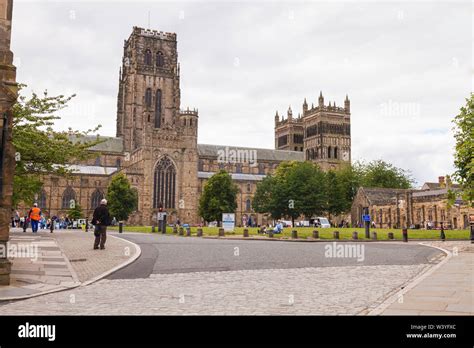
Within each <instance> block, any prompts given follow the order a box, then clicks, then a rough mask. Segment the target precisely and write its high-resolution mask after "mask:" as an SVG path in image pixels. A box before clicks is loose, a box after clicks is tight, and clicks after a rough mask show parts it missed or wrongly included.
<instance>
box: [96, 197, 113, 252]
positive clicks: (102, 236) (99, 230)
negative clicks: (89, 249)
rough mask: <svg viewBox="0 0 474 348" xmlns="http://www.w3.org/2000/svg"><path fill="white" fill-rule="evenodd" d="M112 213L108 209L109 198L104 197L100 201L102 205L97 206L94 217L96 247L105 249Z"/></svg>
mask: <svg viewBox="0 0 474 348" xmlns="http://www.w3.org/2000/svg"><path fill="white" fill-rule="evenodd" d="M110 222H111V221H110V214H109V209H107V200H106V199H105V198H104V199H102V200H101V201H100V206H98V207H97V208H95V210H94V215H93V217H92V224H93V225H94V226H95V228H94V236H95V240H94V249H99V245H100V249H102V250H103V249H105V241H106V240H107V226H109V225H110Z"/></svg>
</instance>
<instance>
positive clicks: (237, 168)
mask: <svg viewBox="0 0 474 348" xmlns="http://www.w3.org/2000/svg"><path fill="white" fill-rule="evenodd" d="M181 105H182V103H181V92H180V67H179V63H178V52H177V41H176V34H174V33H166V32H162V31H156V30H148V29H142V28H138V27H134V28H133V31H132V33H131V35H130V37H129V38H128V39H127V40H125V42H124V47H123V59H122V66H121V68H120V72H119V89H118V96H117V119H116V125H117V130H116V137H101V139H102V140H104V141H103V142H102V143H100V144H98V145H96V146H94V147H93V148H91V149H90V150H91V151H92V152H94V153H97V156H96V157H95V158H92V159H90V160H88V161H85V162H82V163H76V164H74V165H73V166H72V167H73V169H74V170H75V174H74V175H72V176H71V177H69V178H63V177H52V176H45V177H44V187H43V191H42V192H41V194H40V195H39V196H38V203H39V205H40V206H41V207H42V208H43V210H44V211H45V212H46V214H48V215H58V216H61V215H66V214H67V211H68V208H69V202H70V201H71V200H74V201H75V202H78V203H80V205H81V207H82V209H83V211H84V213H85V215H86V216H91V214H92V211H93V209H94V208H95V207H96V206H97V203H98V202H99V201H100V199H101V198H102V197H103V196H104V195H106V190H107V186H108V183H109V182H110V179H111V177H112V175H113V174H115V173H118V172H122V173H124V174H125V175H126V176H127V177H128V178H129V180H130V182H131V185H132V186H133V187H134V188H136V189H137V190H138V192H139V200H138V209H137V211H136V212H135V213H133V214H132V216H131V217H130V219H129V223H130V224H143V225H149V224H151V223H152V221H155V219H156V212H157V210H158V207H159V205H160V204H162V205H163V207H164V210H165V211H166V212H167V213H168V215H169V218H168V221H171V222H174V221H176V220H177V219H180V221H181V222H188V223H191V224H198V223H201V222H202V221H201V218H200V217H199V216H198V201H199V196H200V193H201V192H202V190H203V187H204V185H205V182H206V181H207V180H208V179H209V178H210V177H211V176H212V175H213V174H214V173H216V172H218V171H219V169H225V170H226V171H228V172H229V173H231V175H232V178H233V179H234V181H235V182H236V184H237V185H238V187H239V189H240V192H239V195H238V199H237V202H238V208H237V211H236V223H237V225H243V224H246V223H249V222H250V223H252V224H262V223H265V222H266V218H265V217H264V216H262V215H260V214H256V213H255V212H254V211H253V210H252V198H253V195H254V193H255V190H256V184H257V183H258V182H259V181H260V180H262V179H263V177H264V176H265V175H267V174H269V173H272V171H273V170H274V169H275V168H276V167H277V166H278V164H279V163H281V162H282V161H304V160H305V159H308V160H314V161H315V162H317V163H319V164H321V166H322V167H323V168H324V169H327V168H332V167H333V166H336V165H338V164H339V163H342V161H344V160H345V161H350V110H349V100H348V99H347V98H346V102H345V107H344V108H338V107H336V106H335V104H334V105H331V103H330V105H329V106H325V105H324V100H323V99H322V96H320V100H319V105H318V107H316V108H315V107H312V108H311V109H308V106H307V105H306V103H305V105H306V106H305V105H303V117H301V118H298V120H299V121H297V125H298V126H301V127H300V128H301V129H300V128H298V136H297V137H296V138H295V139H296V141H297V142H298V145H297V147H293V144H291V146H277V147H276V149H275V150H271V149H255V148H246V147H231V146H225V145H206V144H198V141H197V134H198V126H199V114H198V110H197V109H189V108H186V109H182V108H181ZM295 122H296V121H295ZM290 124H291V125H292V124H293V123H292V121H290V116H289V118H288V119H287V120H282V121H279V120H278V121H277V122H276V124H275V138H276V139H277V145H278V139H279V138H281V137H282V136H283V135H284V134H289V132H290V128H289V125H290ZM300 135H301V136H302V137H301V139H300ZM86 140H91V139H87V138H82V139H79V140H77V139H76V140H75V141H86ZM318 151H319V152H318ZM316 152H318V154H316ZM305 154H306V156H305Z"/></svg>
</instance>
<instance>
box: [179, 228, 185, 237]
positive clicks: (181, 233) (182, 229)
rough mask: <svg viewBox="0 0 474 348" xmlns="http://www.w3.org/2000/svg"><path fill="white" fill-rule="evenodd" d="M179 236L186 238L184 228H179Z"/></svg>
mask: <svg viewBox="0 0 474 348" xmlns="http://www.w3.org/2000/svg"><path fill="white" fill-rule="evenodd" d="M179 235H180V236H184V228H182V227H180V228H179Z"/></svg>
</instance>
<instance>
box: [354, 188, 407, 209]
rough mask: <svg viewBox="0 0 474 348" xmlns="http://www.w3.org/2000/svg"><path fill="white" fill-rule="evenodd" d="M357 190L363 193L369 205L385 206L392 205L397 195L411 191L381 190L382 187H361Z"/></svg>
mask: <svg viewBox="0 0 474 348" xmlns="http://www.w3.org/2000/svg"><path fill="white" fill-rule="evenodd" d="M359 190H361V191H362V192H363V194H364V195H365V197H367V200H368V201H369V203H370V204H375V205H385V204H392V203H395V202H396V201H397V194H403V193H406V192H409V191H411V190H406V189H394V188H382V187H361V188H360V189H359Z"/></svg>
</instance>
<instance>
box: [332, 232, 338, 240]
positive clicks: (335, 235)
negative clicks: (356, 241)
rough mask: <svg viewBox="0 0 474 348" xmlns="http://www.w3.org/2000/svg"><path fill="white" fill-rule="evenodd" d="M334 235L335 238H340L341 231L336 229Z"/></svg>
mask: <svg viewBox="0 0 474 348" xmlns="http://www.w3.org/2000/svg"><path fill="white" fill-rule="evenodd" d="M332 235H333V237H334V239H339V231H334V232H333V234H332Z"/></svg>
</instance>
